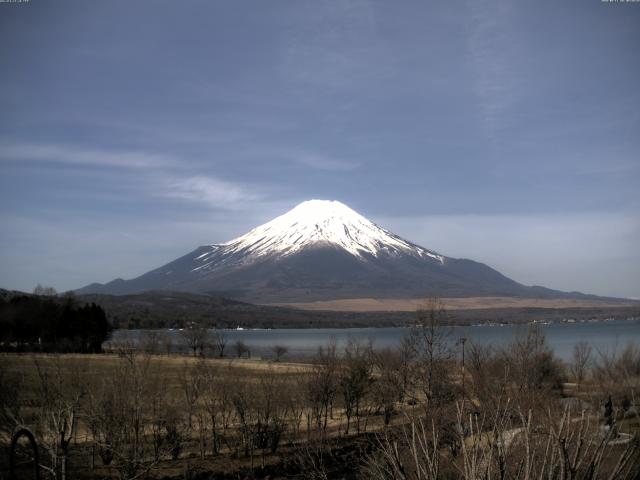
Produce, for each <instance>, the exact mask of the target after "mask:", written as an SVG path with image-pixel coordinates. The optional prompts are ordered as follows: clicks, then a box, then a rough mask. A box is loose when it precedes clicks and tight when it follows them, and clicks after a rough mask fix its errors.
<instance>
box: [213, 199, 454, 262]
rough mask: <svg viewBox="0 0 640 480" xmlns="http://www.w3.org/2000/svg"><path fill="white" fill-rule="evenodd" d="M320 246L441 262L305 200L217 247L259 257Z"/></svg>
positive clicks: (357, 219) (353, 215)
mask: <svg viewBox="0 0 640 480" xmlns="http://www.w3.org/2000/svg"><path fill="white" fill-rule="evenodd" d="M322 244H324V245H332V246H335V247H339V248H342V249H344V250H346V251H347V252H349V253H350V254H352V255H354V256H356V257H362V256H363V255H364V254H370V255H373V256H377V255H378V254H379V253H380V252H385V253H389V254H398V253H400V252H402V253H405V254H409V255H415V256H418V257H423V256H429V257H431V258H433V259H435V260H438V261H439V262H443V261H444V257H442V256H441V255H438V254H436V253H433V252H430V251H429V250H426V249H424V248H421V247H418V246H416V245H413V244H411V243H409V242H407V241H405V240H403V239H401V238H400V237H398V236H396V235H394V234H392V233H391V232H389V231H387V230H385V229H384V228H381V227H379V226H378V225H376V224H375V223H373V222H371V221H369V220H368V219H366V218H365V217H363V216H362V215H360V214H359V213H357V212H356V211H354V210H352V209H351V208H349V207H347V206H346V205H345V204H343V203H341V202H338V201H335V200H307V201H305V202H302V203H300V204H298V205H297V206H296V207H294V208H293V209H291V210H289V211H288V212H287V213H285V214H284V215H281V216H279V217H277V218H275V219H273V220H271V221H270V222H267V223H265V224H264V225H261V226H259V227H257V228H254V229H253V230H251V231H250V232H249V233H247V234H245V235H243V236H241V237H238V238H235V239H233V240H231V241H229V242H227V243H224V244H222V245H220V246H217V247H219V248H222V249H224V250H225V251H226V252H228V253H230V254H231V253H240V252H242V253H244V254H247V255H252V256H257V257H259V256H264V255H273V254H275V255H283V256H284V255H291V254H294V253H296V252H297V251H299V250H301V249H303V248H306V247H313V246H317V245H322ZM203 258H204V257H203Z"/></svg>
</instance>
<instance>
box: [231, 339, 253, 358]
mask: <svg viewBox="0 0 640 480" xmlns="http://www.w3.org/2000/svg"><path fill="white" fill-rule="evenodd" d="M233 349H234V350H235V352H236V356H237V357H238V358H242V357H244V356H245V355H247V356H248V357H250V356H251V350H249V347H248V346H247V344H246V343H244V342H243V341H242V340H236V341H235V343H234V344H233Z"/></svg>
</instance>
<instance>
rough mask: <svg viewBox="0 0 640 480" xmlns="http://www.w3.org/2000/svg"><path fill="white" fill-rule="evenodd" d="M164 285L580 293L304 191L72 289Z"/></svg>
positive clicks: (254, 296)
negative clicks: (167, 253)
mask: <svg viewBox="0 0 640 480" xmlns="http://www.w3.org/2000/svg"><path fill="white" fill-rule="evenodd" d="M148 290H172V291H186V292H191V293H207V294H216V295H224V296H227V297H233V298H236V299H241V300H247V301H251V302H258V303H271V302H300V301H318V300H331V299H346V298H362V297H375V298H415V297H425V296H431V295H438V296H442V297H469V296H509V297H529V298H531V297H535V298H580V297H586V296H584V295H582V294H578V293H565V292H559V291H555V290H550V289H546V288H543V287H528V286H524V285H522V284H520V283H518V282H516V281H514V280H511V279H509V278H507V277H505V276H504V275H502V274H501V273H499V272H498V271H496V270H494V269H493V268H491V267H488V266H487V265H484V264H482V263H478V262H475V261H473V260H467V259H456V258H450V257H446V256H444V255H441V254H439V253H436V252H434V251H432V250H428V249H426V248H423V247H421V246H418V245H416V244H414V243H411V242H409V241H407V240H404V239H402V238H400V237H399V236H397V235H395V234H393V233H391V232H390V231H388V230H386V229H384V228H382V227H380V226H378V225H376V224H375V223H373V222H371V221H369V220H368V219H366V218H365V217H363V216H362V215H360V214H358V213H357V212H355V211H354V210H352V209H351V208H349V207H347V206H346V205H344V204H342V203H340V202H337V201H327V200H309V201H305V202H302V203H300V204H299V205H297V206H296V207H295V208H293V209H292V210H290V211H288V212H287V213H285V214H284V215H281V216H279V217H277V218H275V219H273V220H271V221H270V222H268V223H265V224H264V225H261V226H259V227H256V228H254V229H253V230H251V231H249V232H248V233H246V234H245V235H242V236H241V237H238V238H235V239H233V240H231V241H229V242H226V243H222V244H215V245H205V246H201V247H198V248H196V249H195V250H194V251H192V252H190V253H188V254H187V255H184V256H183V257H180V258H178V259H177V260H174V261H172V262H170V263H168V264H166V265H164V266H162V267H160V268H157V269H155V270H152V271H150V272H148V273H145V274H143V275H141V276H139V277H137V278H134V279H131V280H122V279H116V280H113V281H111V282H109V283H106V284H99V283H94V284H91V285H88V286H86V287H84V288H81V289H79V290H77V293H80V294H88V293H102V294H113V295H124V294H133V293H140V292H144V291H148Z"/></svg>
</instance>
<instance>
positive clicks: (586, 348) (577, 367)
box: [571, 341, 592, 382]
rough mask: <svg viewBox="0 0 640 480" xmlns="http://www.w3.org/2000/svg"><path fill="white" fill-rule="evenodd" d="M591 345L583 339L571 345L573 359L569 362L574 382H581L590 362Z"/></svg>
mask: <svg viewBox="0 0 640 480" xmlns="http://www.w3.org/2000/svg"><path fill="white" fill-rule="evenodd" d="M591 351H592V349H591V345H589V344H588V343H587V342H585V341H581V342H578V343H576V344H575V346H574V347H573V361H572V363H571V374H572V375H573V378H574V379H575V381H576V382H582V381H583V380H584V379H585V377H586V373H587V370H588V368H589V363H590V362H591Z"/></svg>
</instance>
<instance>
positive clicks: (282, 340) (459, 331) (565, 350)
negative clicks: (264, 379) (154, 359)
mask: <svg viewBox="0 0 640 480" xmlns="http://www.w3.org/2000/svg"><path fill="white" fill-rule="evenodd" d="M527 328H528V326H527V325H474V326H466V327H451V328H450V329H449V332H450V334H449V341H451V342H452V343H455V342H456V341H457V340H459V339H460V338H461V337H466V338H467V339H469V340H470V341H472V342H475V343H476V344H484V345H487V344H492V345H495V346H500V345H503V344H505V343H508V342H510V341H512V340H513V339H514V337H515V335H516V333H517V332H518V331H525V330H526V329H527ZM541 328H542V331H543V332H544V334H545V336H546V338H547V341H548V343H549V345H550V346H551V348H553V349H554V351H555V354H556V355H557V356H558V357H560V358H562V359H565V360H569V359H570V358H571V355H572V352H573V347H574V345H575V344H576V343H578V342H580V341H586V342H588V343H589V344H590V345H591V346H592V347H593V349H594V353H597V351H601V352H608V353H611V352H613V351H614V350H618V351H620V350H621V349H622V348H624V347H625V346H626V345H627V343H628V342H630V341H634V342H636V343H637V344H639V345H640V319H629V320H608V321H593V322H576V323H552V324H546V325H541ZM167 332H168V333H169V334H170V335H172V336H173V337H174V342H175V343H176V344H179V343H182V342H183V339H182V336H181V335H180V331H178V330H168V331H167ZM223 332H224V335H225V337H226V339H227V345H228V347H227V348H228V349H229V354H231V353H232V352H231V348H232V345H233V343H234V342H236V341H237V340H242V341H243V342H244V343H245V344H247V345H248V346H249V347H250V348H251V351H252V355H253V356H269V355H270V349H271V347H272V346H273V345H284V346H286V347H287V348H288V349H289V355H290V356H295V357H300V356H310V355H313V354H314V353H315V352H316V351H317V349H318V347H320V346H323V345H326V344H327V343H328V342H329V341H330V340H331V339H332V338H333V339H335V340H336V342H337V343H338V346H340V345H345V344H346V342H347V340H348V339H349V338H354V339H358V340H361V341H368V340H371V341H373V345H374V347H375V348H385V347H396V346H398V345H400V342H401V341H402V338H403V337H404V336H405V335H407V333H408V332H409V328H405V327H388V328H309V329H303V328H291V329H286V328H285V329H272V330H223ZM140 334H141V331H140V330H117V331H116V332H114V335H113V340H114V341H117V340H120V339H124V338H126V337H130V338H131V339H134V340H135V339H137V338H139V336H140Z"/></svg>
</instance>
